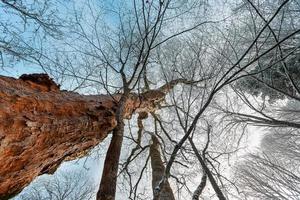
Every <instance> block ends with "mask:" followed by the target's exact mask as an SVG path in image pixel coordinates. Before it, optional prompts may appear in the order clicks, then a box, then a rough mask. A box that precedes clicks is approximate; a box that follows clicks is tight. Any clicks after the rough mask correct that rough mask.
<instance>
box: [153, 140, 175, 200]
mask: <svg viewBox="0 0 300 200" xmlns="http://www.w3.org/2000/svg"><path fill="white" fill-rule="evenodd" d="M150 157H151V167H152V190H153V200H175V198H174V194H173V191H172V188H171V186H170V184H169V182H168V180H166V179H165V180H164V183H163V184H162V185H161V188H160V191H157V189H158V186H159V185H160V181H162V180H163V176H164V173H165V166H164V164H163V161H162V160H161V155H160V150H159V141H158V139H157V138H156V136H154V135H153V136H152V144H151V145H150Z"/></svg>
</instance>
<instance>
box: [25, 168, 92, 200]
mask: <svg viewBox="0 0 300 200" xmlns="http://www.w3.org/2000/svg"><path fill="white" fill-rule="evenodd" d="M43 178H44V179H42V180H39V181H38V183H35V185H34V186H32V187H31V188H30V189H27V190H26V191H25V192H24V193H22V195H21V196H20V199H21V200H46V199H47V200H62V199H65V200H75V199H81V200H91V199H94V197H95V189H96V187H95V184H94V183H93V182H92V181H91V180H90V179H88V177H87V176H86V173H84V171H70V170H69V171H65V172H60V173H59V174H55V175H50V176H49V177H43Z"/></svg>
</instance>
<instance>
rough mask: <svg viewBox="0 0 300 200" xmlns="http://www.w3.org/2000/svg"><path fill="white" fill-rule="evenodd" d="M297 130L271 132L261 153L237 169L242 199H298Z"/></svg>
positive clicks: (252, 156) (249, 156)
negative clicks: (243, 197)
mask: <svg viewBox="0 0 300 200" xmlns="http://www.w3.org/2000/svg"><path fill="white" fill-rule="evenodd" d="M298 140H299V132H298V130H289V131H287V130H283V129H278V130H276V129H273V130H271V131H270V132H269V133H268V134H267V135H266V136H265V137H264V138H263V141H262V144H261V146H262V151H260V152H257V153H255V154H252V155H248V156H247V157H246V159H245V160H244V161H243V162H241V164H240V165H239V166H238V167H237V179H238V180H239V186H240V188H241V191H242V193H243V195H244V196H245V197H253V198H254V199H262V198H263V199H297V198H298V197H299V195H300V191H299V184H300V174H299V170H298V166H299V145H298V144H297V143H298V142H297V141H298Z"/></svg>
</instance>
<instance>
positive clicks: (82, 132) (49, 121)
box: [0, 74, 165, 199]
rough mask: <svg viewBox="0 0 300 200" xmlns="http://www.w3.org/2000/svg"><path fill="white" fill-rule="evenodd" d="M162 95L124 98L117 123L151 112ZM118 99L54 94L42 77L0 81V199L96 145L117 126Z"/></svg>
mask: <svg viewBox="0 0 300 200" xmlns="http://www.w3.org/2000/svg"><path fill="white" fill-rule="evenodd" d="M164 92H165V88H164V89H163V91H161V89H160V88H159V89H158V90H151V91H148V92H146V93H143V94H140V95H137V94H129V96H128V98H127V99H126V103H125V105H124V113H123V117H124V118H130V117H131V115H132V114H133V113H134V112H144V111H146V112H147V111H151V110H153V109H155V106H156V104H157V102H160V101H161V100H163V99H164V96H165V93H164ZM121 96H122V95H120V94H117V95H114V96H113V98H112V97H111V96H109V95H79V94H77V93H74V92H68V91H60V90H59V87H58V86H57V85H56V84H55V83H54V82H53V81H52V80H51V79H49V77H48V76H47V75H45V74H35V75H29V76H22V77H20V78H19V79H14V78H9V77H4V76H0V163H1V165H0V199H7V198H9V197H11V196H12V195H14V194H17V193H18V192H20V191H21V190H22V189H23V188H24V187H25V186H26V185H28V184H29V183H30V182H31V181H32V180H33V179H34V178H35V177H36V176H38V175H40V174H44V173H53V172H54V171H55V170H56V168H57V167H58V166H59V165H60V163H61V162H62V161H64V160H67V159H75V158H78V157H80V156H84V155H85V153H86V152H87V151H88V150H90V149H91V148H93V147H94V146H96V145H97V144H98V143H99V142H101V141H102V140H103V139H104V138H105V137H106V136H107V134H108V133H109V132H110V131H112V130H113V129H114V128H115V127H116V125H117V120H116V110H117V108H118V104H117V103H115V101H114V99H115V100H117V101H119V100H120V98H121ZM118 143H120V142H117V144H118ZM117 144H116V145H117ZM108 156H109V155H108Z"/></svg>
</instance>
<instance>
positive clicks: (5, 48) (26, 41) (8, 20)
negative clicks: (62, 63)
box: [0, 0, 64, 68]
mask: <svg viewBox="0 0 300 200" xmlns="http://www.w3.org/2000/svg"><path fill="white" fill-rule="evenodd" d="M56 3H59V2H58V1H46V2H43V1H27V0H24V1H23V0H21V1H14V0H1V1H0V12H1V13H3V14H4V15H3V17H2V18H1V21H0V31H1V36H0V66H1V68H7V67H9V66H14V65H15V64H16V63H18V61H20V60H22V61H29V62H31V63H38V60H39V59H40V57H41V49H42V46H44V43H45V41H46V40H48V39H50V38H56V39H58V38H61V36H62V35H63V32H62V27H63V24H64V20H63V18H60V17H59V15H58V14H57V12H56V7H55V4H56Z"/></svg>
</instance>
